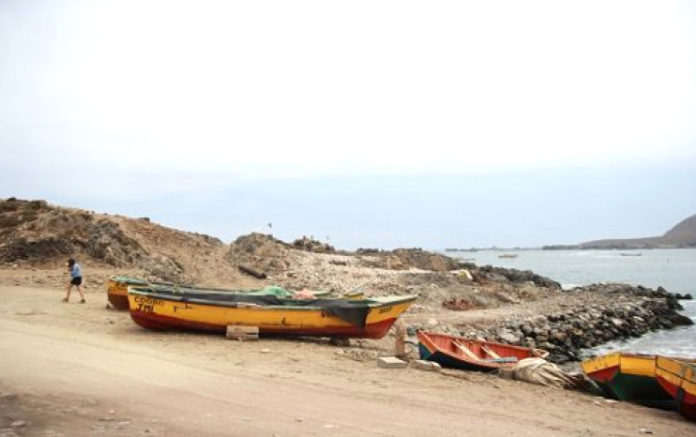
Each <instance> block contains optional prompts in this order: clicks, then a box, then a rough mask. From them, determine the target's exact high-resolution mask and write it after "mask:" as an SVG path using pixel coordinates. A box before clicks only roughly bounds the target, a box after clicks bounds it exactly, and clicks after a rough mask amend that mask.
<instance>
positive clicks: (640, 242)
mask: <svg viewBox="0 0 696 437" xmlns="http://www.w3.org/2000/svg"><path fill="white" fill-rule="evenodd" d="M684 247H696V214H694V215H692V216H691V217H688V218H686V219H684V220H682V221H681V222H679V223H678V224H677V225H675V226H674V227H673V228H672V229H670V230H669V231H667V232H665V234H664V235H662V236H659V237H646V238H624V239H606V240H595V241H588V242H585V243H580V244H577V245H554V246H544V249H673V248H684Z"/></svg>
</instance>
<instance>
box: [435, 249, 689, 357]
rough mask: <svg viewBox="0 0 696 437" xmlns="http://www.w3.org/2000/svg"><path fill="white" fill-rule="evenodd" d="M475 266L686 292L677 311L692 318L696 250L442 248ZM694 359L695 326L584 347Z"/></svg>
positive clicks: (568, 282) (568, 283)
mask: <svg viewBox="0 0 696 437" xmlns="http://www.w3.org/2000/svg"><path fill="white" fill-rule="evenodd" d="M446 254H447V255H448V256H452V257H456V258H459V259H462V260H465V261H469V262H473V263H475V264H476V265H479V266H484V265H493V266H496V267H505V268H514V269H519V270H531V271H533V272H534V273H537V274H539V275H542V276H546V277H548V278H551V279H553V280H554V281H557V282H559V283H560V284H561V285H562V287H563V289H565V290H567V289H570V288H573V287H576V286H579V285H588V284H594V283H602V282H621V283H627V284H633V285H643V286H646V287H650V288H657V287H659V286H662V287H664V288H665V289H667V291H669V292H672V293H680V294H687V293H690V294H691V295H692V296H693V297H694V300H682V301H680V303H681V304H682V306H683V307H684V310H683V311H682V314H684V315H685V316H687V317H690V318H691V319H692V320H694V322H696V249H649V250H528V249H524V250H505V251H500V250H478V251H456V252H454V251H453V252H446ZM619 350H621V351H627V352H639V353H646V354H662V355H672V356H682V357H696V325H693V326H689V327H680V328H675V329H671V330H662V331H656V332H651V333H648V334H646V335H643V336H642V337H639V338H631V339H628V340H617V341H612V342H609V343H605V344H603V345H601V346H599V347H597V348H593V349H589V350H587V351H584V355H594V354H601V353H608V352H613V351H619Z"/></svg>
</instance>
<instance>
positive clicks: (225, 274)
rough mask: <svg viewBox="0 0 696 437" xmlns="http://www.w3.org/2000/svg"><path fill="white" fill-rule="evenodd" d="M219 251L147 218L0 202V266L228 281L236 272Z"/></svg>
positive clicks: (214, 243)
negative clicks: (87, 268)
mask: <svg viewBox="0 0 696 437" xmlns="http://www.w3.org/2000/svg"><path fill="white" fill-rule="evenodd" d="M225 250H226V247H225V245H224V244H223V243H222V242H221V241H220V240H218V239H217V238H213V237H209V236H206V235H200V234H195V233H190V232H182V231H177V230H174V229H169V228H166V227H163V226H160V225H157V224H154V223H151V222H150V220H149V219H148V218H139V219H130V218H126V217H121V216H116V215H108V214H97V213H95V212H93V211H86V210H81V209H72V208H61V207H58V206H53V205H49V204H48V203H47V202H45V201H43V200H33V201H27V200H18V199H14V198H10V199H7V200H3V201H0V264H12V265H16V264H19V265H25V264H26V265H30V266H44V267H57V266H61V265H64V264H65V262H66V260H67V258H68V257H74V258H77V259H78V260H80V262H82V263H83V264H86V265H94V266H95V267H111V268H113V269H114V270H121V269H136V270H140V271H142V274H143V275H144V276H147V277H150V278H152V279H158V280H165V281H176V282H199V283H200V282H212V283H216V282H217V283H221V282H222V283H230V282H232V283H234V282H235V281H236V280H238V279H239V278H240V274H239V272H238V271H237V269H236V268H235V266H232V265H229V263H227V262H225V261H224V259H223V256H222V255H223V254H224V251H225ZM211 278H215V279H219V280H217V281H216V280H213V281H210V280H209V279H211ZM211 285H212V284H211Z"/></svg>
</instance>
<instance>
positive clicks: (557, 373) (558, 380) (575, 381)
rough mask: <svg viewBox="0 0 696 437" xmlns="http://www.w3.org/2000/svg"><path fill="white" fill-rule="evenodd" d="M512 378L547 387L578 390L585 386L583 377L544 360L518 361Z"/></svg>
mask: <svg viewBox="0 0 696 437" xmlns="http://www.w3.org/2000/svg"><path fill="white" fill-rule="evenodd" d="M512 377H513V378H514V379H517V380H519V381H526V382H531V383H532V384H539V385H544V386H547V387H559V388H578V387H580V386H582V385H584V384H583V383H584V378H583V377H582V375H576V374H570V373H567V372H564V371H563V370H562V369H560V368H559V367H558V366H556V365H555V364H553V363H549V362H548V361H546V360H545V359H543V358H524V359H522V360H520V361H518V362H517V363H515V365H514V366H513V368H512Z"/></svg>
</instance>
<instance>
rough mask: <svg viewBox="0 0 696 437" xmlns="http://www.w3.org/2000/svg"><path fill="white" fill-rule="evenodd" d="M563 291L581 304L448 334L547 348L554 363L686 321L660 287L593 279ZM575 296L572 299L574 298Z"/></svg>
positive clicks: (673, 297)
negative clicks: (636, 285)
mask: <svg viewBox="0 0 696 437" xmlns="http://www.w3.org/2000/svg"><path fill="white" fill-rule="evenodd" d="M567 293H570V294H573V296H574V297H578V298H580V299H579V301H580V302H582V304H580V305H578V304H577V303H576V304H574V305H572V307H568V308H563V309H557V310H555V311H550V312H549V313H548V314H543V315H534V316H529V317H523V318H515V319H514V320H501V321H499V322H497V323H493V324H492V325H491V326H489V327H484V328H481V327H474V326H466V325H460V326H458V328H457V329H456V330H454V329H449V330H448V329H445V330H446V331H450V333H452V334H455V335H456V334H459V335H462V336H464V337H468V338H478V339H485V340H490V341H498V342H501V343H507V344H514V345H520V346H525V347H534V348H540V349H545V350H547V351H549V353H550V355H549V358H548V359H549V360H550V361H552V362H555V363H558V364H561V363H565V362H569V361H576V360H579V359H580V351H581V350H582V349H587V348H591V347H594V346H598V345H600V344H603V343H606V342H608V341H611V340H616V339H621V338H628V337H639V336H641V335H643V334H646V333H648V332H650V331H655V330H659V329H671V328H675V327H677V326H685V325H692V324H693V321H692V320H691V319H689V318H688V317H685V316H683V315H681V314H679V313H678V312H677V310H678V309H681V306H680V305H679V303H678V301H677V297H679V298H683V299H690V298H691V296H688V295H687V296H677V295H673V294H670V293H668V292H667V291H666V290H664V289H658V290H652V289H650V288H645V287H631V286H627V285H622V284H596V285H591V286H587V287H578V288H576V289H573V290H571V291H568V292H567ZM576 302H577V301H576Z"/></svg>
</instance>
